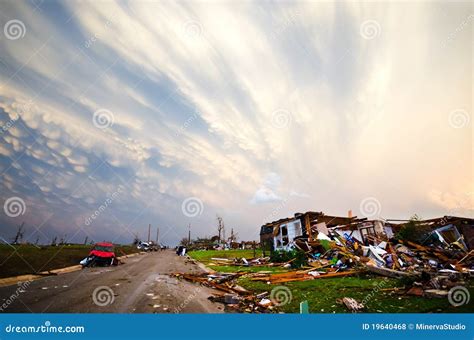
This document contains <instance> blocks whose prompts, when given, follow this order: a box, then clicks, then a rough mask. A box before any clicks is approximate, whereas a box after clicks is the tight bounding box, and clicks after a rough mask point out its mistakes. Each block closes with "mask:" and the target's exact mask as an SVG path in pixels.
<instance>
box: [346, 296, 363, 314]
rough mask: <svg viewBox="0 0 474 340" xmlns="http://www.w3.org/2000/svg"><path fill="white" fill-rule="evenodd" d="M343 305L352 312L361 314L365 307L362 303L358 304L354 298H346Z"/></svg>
mask: <svg viewBox="0 0 474 340" xmlns="http://www.w3.org/2000/svg"><path fill="white" fill-rule="evenodd" d="M342 303H344V305H345V306H346V307H347V309H349V310H350V311H352V312H360V311H362V310H363V309H364V308H365V306H364V305H363V304H362V303H359V302H357V301H356V300H355V299H353V298H349V297H345V298H343V299H342Z"/></svg>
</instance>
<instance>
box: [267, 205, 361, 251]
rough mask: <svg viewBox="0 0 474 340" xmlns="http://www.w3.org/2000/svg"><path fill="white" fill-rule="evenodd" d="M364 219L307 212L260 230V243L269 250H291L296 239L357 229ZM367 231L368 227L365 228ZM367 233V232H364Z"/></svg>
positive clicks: (268, 224)
mask: <svg viewBox="0 0 474 340" xmlns="http://www.w3.org/2000/svg"><path fill="white" fill-rule="evenodd" d="M362 221H366V219H358V218H357V217H341V216H328V215H325V214H324V213H322V212H313V211H308V212H306V213H303V214H302V213H297V214H295V216H294V217H290V218H284V219H280V220H278V221H273V222H270V223H267V224H265V225H263V226H262V227H261V228H260V243H261V245H262V247H264V248H265V249H269V250H280V249H283V250H288V249H292V248H293V246H294V242H295V241H296V240H298V239H302V240H303V239H306V240H312V239H315V238H316V236H317V235H319V234H321V237H323V236H322V235H326V237H327V235H328V234H329V230H330V229H333V228H350V227H351V226H352V227H353V228H357V226H358V225H359V224H360V223H361V222H362ZM366 229H367V230H368V229H369V227H367V228H366ZM365 232H366V233H368V231H365ZM362 233H363V232H362Z"/></svg>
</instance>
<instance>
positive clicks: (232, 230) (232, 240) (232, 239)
mask: <svg viewBox="0 0 474 340" xmlns="http://www.w3.org/2000/svg"><path fill="white" fill-rule="evenodd" d="M229 241H230V242H231V243H233V242H236V241H237V233H234V228H232V229H230V237H229Z"/></svg>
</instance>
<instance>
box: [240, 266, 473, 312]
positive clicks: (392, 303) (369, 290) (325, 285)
mask: <svg viewBox="0 0 474 340" xmlns="http://www.w3.org/2000/svg"><path fill="white" fill-rule="evenodd" d="M238 284H239V285H241V286H242V287H244V288H246V289H248V290H252V291H254V292H257V293H261V292H265V291H266V292H271V291H272V289H274V288H275V287H278V286H282V284H277V285H270V284H266V283H265V282H260V281H251V280H250V279H248V278H240V279H239V280H238ZM284 286H286V287H288V288H289V289H290V292H291V296H292V298H291V302H289V303H288V304H286V305H284V306H281V307H280V310H281V311H283V312H286V313H299V304H300V302H302V301H304V300H307V301H308V303H309V309H310V312H311V313H349V311H348V310H347V308H346V307H345V306H344V305H342V304H340V303H338V300H339V299H342V298H344V297H351V298H354V299H356V300H357V301H358V302H362V301H364V302H365V305H366V309H365V312H367V313H441V312H443V313H472V312H473V311H474V305H473V303H472V301H471V302H470V304H468V305H464V306H461V307H457V308H456V307H453V306H452V305H451V304H450V303H449V301H448V299H447V298H442V299H440V298H427V297H416V296H407V295H399V294H397V293H395V292H386V291H385V292H384V291H380V288H390V287H400V284H399V282H398V280H396V279H389V278H384V277H374V276H369V275H363V276H360V277H341V278H332V279H329V278H328V279H317V280H311V281H303V282H289V283H286V284H284ZM376 287H378V289H376ZM469 291H470V294H471V296H474V285H473V283H472V281H471V283H470V286H469Z"/></svg>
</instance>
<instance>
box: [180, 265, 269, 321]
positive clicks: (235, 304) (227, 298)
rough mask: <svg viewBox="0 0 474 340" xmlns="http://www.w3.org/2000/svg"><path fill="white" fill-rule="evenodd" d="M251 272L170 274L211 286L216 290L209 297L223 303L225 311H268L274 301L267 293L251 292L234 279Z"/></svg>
mask: <svg viewBox="0 0 474 340" xmlns="http://www.w3.org/2000/svg"><path fill="white" fill-rule="evenodd" d="M243 275H252V274H251V273H243V272H239V273H212V274H200V275H192V274H183V273H175V274H172V276H174V277H176V278H178V279H184V280H187V281H190V282H194V283H200V284H202V285H204V286H207V287H210V288H213V289H215V290H216V292H215V293H214V294H213V295H212V296H210V297H209V300H211V301H213V302H220V303H223V304H224V305H225V310H226V312H236V313H270V312H272V310H273V309H274V305H275V304H274V303H273V302H272V301H271V300H270V299H269V298H268V296H269V293H268V292H264V293H260V294H253V293H252V292H250V291H248V290H246V289H244V288H243V287H240V286H238V285H237V284H236V283H235V280H236V279H237V278H239V277H241V276H243Z"/></svg>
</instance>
